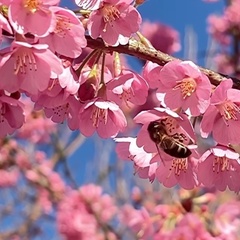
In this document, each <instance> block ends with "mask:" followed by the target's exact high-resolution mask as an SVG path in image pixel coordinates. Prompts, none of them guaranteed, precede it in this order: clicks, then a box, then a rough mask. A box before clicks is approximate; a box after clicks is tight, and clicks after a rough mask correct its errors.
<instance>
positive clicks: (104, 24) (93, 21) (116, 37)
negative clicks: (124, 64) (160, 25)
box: [88, 0, 141, 46]
mask: <svg viewBox="0 0 240 240" xmlns="http://www.w3.org/2000/svg"><path fill="white" fill-rule="evenodd" d="M131 2H132V0H104V1H103V5H102V7H101V8H100V9H98V10H96V11H92V13H91V14H90V17H89V21H88V31H89V34H90V36H91V37H92V38H94V39H96V38H98V37H101V38H102V39H103V40H104V41H105V42H106V43H107V44H109V45H111V46H117V45H119V44H122V45H125V44H127V43H128V40H129V38H130V37H131V35H132V34H133V33H136V32H137V31H138V30H139V26H140V23H141V16H140V14H139V13H138V11H137V10H136V9H135V8H134V7H133V6H131V5H130V4H131Z"/></svg>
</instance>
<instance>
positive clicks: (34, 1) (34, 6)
mask: <svg viewBox="0 0 240 240" xmlns="http://www.w3.org/2000/svg"><path fill="white" fill-rule="evenodd" d="M38 6H39V1H38V0H25V1H24V7H25V8H27V9H28V11H29V12H31V13H35V12H36V11H37V10H38Z"/></svg>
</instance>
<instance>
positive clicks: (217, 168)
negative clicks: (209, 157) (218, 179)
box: [213, 156, 230, 173]
mask: <svg viewBox="0 0 240 240" xmlns="http://www.w3.org/2000/svg"><path fill="white" fill-rule="evenodd" d="M228 170H230V162H229V159H228V158H227V157H226V156H224V157H215V158H214V161H213V172H217V173H219V172H224V171H228Z"/></svg>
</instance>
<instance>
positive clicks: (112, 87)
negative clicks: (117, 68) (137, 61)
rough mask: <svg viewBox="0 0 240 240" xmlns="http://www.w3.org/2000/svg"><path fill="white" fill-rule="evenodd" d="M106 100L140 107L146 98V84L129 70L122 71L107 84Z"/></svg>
mask: <svg viewBox="0 0 240 240" xmlns="http://www.w3.org/2000/svg"><path fill="white" fill-rule="evenodd" d="M107 89H108V92H107V95H108V99H109V100H112V101H114V102H116V103H117V104H121V103H122V102H124V103H125V104H126V105H127V106H128V103H129V102H130V103H133V104H135V105H142V104H144V103H145V102H146V99H147V96H148V84H147V82H146V81H145V79H143V78H142V77H141V76H140V75H138V74H137V73H134V72H132V71H130V70H123V71H122V74H121V75H120V76H118V77H116V78H114V79H112V80H111V81H109V82H108V83H107Z"/></svg>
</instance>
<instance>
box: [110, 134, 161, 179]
mask: <svg viewBox="0 0 240 240" xmlns="http://www.w3.org/2000/svg"><path fill="white" fill-rule="evenodd" d="M114 140H115V141H116V142H117V146H116V153H117V154H118V157H119V158H121V159H127V160H131V161H133V162H134V168H135V171H136V173H137V174H138V175H139V177H140V178H144V179H149V180H150V181H151V182H153V181H154V179H155V172H156V169H157V167H158V163H159V162H160V161H161V160H160V159H159V156H158V155H156V153H147V152H145V151H144V149H143V147H138V146H137V144H136V138H131V137H128V138H115V139H114ZM155 158H158V161H156V160H155Z"/></svg>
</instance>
